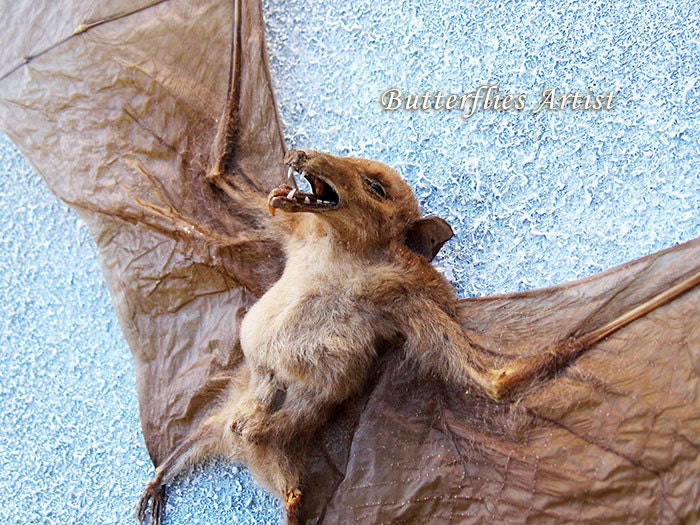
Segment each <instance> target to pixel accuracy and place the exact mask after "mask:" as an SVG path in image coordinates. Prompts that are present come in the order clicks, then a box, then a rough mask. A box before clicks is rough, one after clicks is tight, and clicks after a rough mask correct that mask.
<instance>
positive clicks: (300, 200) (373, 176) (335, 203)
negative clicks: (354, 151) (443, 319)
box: [268, 150, 453, 260]
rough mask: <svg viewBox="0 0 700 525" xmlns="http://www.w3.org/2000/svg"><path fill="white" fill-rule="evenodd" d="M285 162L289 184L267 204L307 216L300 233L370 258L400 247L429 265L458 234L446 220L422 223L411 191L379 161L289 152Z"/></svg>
mask: <svg viewBox="0 0 700 525" xmlns="http://www.w3.org/2000/svg"><path fill="white" fill-rule="evenodd" d="M284 161H285V164H286V165H287V166H288V167H289V175H288V181H287V183H286V184H282V185H281V186H278V187H277V188H275V189H274V190H272V192H271V193H270V195H269V197H268V205H269V208H270V211H271V212H272V213H274V212H275V211H276V210H280V211H283V212H285V213H288V214H302V216H303V219H301V220H296V221H294V229H295V231H296V233H297V234H299V232H300V231H301V232H302V234H308V235H314V234H316V235H318V234H321V235H324V236H330V237H332V238H334V239H335V240H337V241H340V242H343V243H346V244H347V246H348V248H349V249H352V250H357V251H358V252H365V253H367V252H372V251H376V250H382V249H385V248H386V247H387V246H388V245H391V244H392V243H396V242H400V243H402V244H403V245H405V246H407V247H408V248H409V249H410V250H411V251H413V252H415V253H418V254H420V255H422V256H423V257H425V258H426V259H428V260H432V258H433V257H434V256H435V255H436V254H437V252H438V251H439V250H440V247H441V246H442V245H443V244H444V243H445V242H446V241H447V240H449V239H450V238H451V237H452V235H453V232H452V228H450V226H449V224H447V222H445V221H444V220H443V219H441V218H439V217H429V218H423V217H422V216H421V211H420V207H419V205H418V200H417V199H416V197H415V195H414V194H413V191H412V190H411V187H410V186H409V185H408V184H407V183H406V182H405V181H404V180H403V179H402V178H401V177H400V176H399V174H398V173H396V172H395V171H394V170H393V169H391V168H390V167H388V166H386V165H384V164H382V163H380V162H376V161H371V160H365V159H357V158H347V157H336V156H333V155H328V154H325V153H319V152H316V151H309V150H306V151H300V150H294V151H290V152H288V153H287V155H286V156H285V159H284ZM296 178H303V179H306V181H308V185H309V187H310V191H307V192H304V191H302V190H301V189H299V188H298V186H299V185H298V184H297V182H296Z"/></svg>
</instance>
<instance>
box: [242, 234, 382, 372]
mask: <svg viewBox="0 0 700 525" xmlns="http://www.w3.org/2000/svg"><path fill="white" fill-rule="evenodd" d="M376 274H377V270H376V269H374V268H372V267H368V266H367V265H366V264H361V263H359V262H358V261H357V260H355V259H354V258H353V257H351V256H348V255H347V254H346V255H345V256H343V255H342V254H338V253H335V252H333V251H332V250H330V249H329V248H328V247H326V246H323V245H320V246H306V247H305V248H304V249H302V250H297V251H295V252H292V253H291V254H290V256H289V259H288V262H287V266H286V268H285V271H284V273H283V275H282V277H281V278H280V280H279V281H278V282H277V283H276V284H275V285H274V286H273V287H272V288H270V290H268V291H267V293H265V295H263V296H262V297H261V298H260V300H259V301H258V302H257V303H256V304H255V305H254V306H253V307H252V308H251V309H250V311H249V312H248V314H247V315H246V316H245V318H244V319H243V323H242V327H241V345H242V348H243V352H244V354H245V356H246V359H248V360H249V362H250V363H251V365H252V366H254V367H262V368H267V369H269V371H271V372H274V373H275V375H278V376H280V377H285V378H286V379H287V380H289V381H298V380H308V379H310V378H309V377H308V376H309V375H311V376H320V377H318V379H324V380H326V379H330V376H332V375H333V374H341V371H344V372H343V373H345V372H347V370H349V369H353V368H354V367H360V368H363V367H365V366H366V364H367V362H368V361H369V360H370V359H371V358H372V357H373V353H374V344H375V340H376V337H377V332H378V331H381V330H382V329H383V324H386V323H385V322H384V321H383V317H382V316H383V314H382V312H381V311H380V310H378V309H377V308H376V306H374V305H373V304H372V302H371V301H369V300H368V299H367V297H368V295H369V293H370V292H371V289H372V287H376V285H377V275H376ZM341 375H342V374H341Z"/></svg>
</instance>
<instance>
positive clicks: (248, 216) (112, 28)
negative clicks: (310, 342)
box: [0, 0, 285, 464]
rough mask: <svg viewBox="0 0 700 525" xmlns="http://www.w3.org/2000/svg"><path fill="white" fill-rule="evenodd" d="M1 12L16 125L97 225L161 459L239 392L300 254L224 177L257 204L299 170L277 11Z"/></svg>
mask: <svg viewBox="0 0 700 525" xmlns="http://www.w3.org/2000/svg"><path fill="white" fill-rule="evenodd" d="M0 10H1V11H2V12H1V16H0V17H1V18H2V19H3V21H4V24H3V25H4V26H5V28H6V29H7V31H5V30H4V31H3V32H2V35H0V39H1V40H2V49H3V54H2V56H3V59H2V64H0V122H2V127H3V129H4V131H5V132H6V133H7V135H8V136H9V137H10V138H11V139H12V140H13V141H14V142H15V143H16V144H17V145H18V146H19V148H20V150H21V151H22V152H23V153H24V154H25V155H26V156H27V157H28V158H29V160H30V161H31V163H32V164H33V165H34V167H35V168H36V169H37V171H38V172H39V173H40V174H41V175H42V177H43V178H44V179H45V181H46V183H47V184H48V186H49V187H50V188H51V190H52V191H53V192H54V193H56V194H57V195H58V196H59V197H60V198H61V199H63V200H64V201H66V202H67V203H68V204H69V205H70V206H71V207H73V208H74V209H75V210H77V212H78V213H79V214H80V215H81V216H82V217H83V218H84V219H85V221H86V223H87V224H88V226H89V228H90V230H91V233H92V235H93V238H94V240H95V242H96V244H97V246H98V248H99V253H100V262H101V265H102V268H103V272H104V276H105V279H106V281H107V284H108V287H109V290H110V292H111V296H112V299H113V304H114V307H115V309H116V311H117V315H118V318H119V321H120V323H121V326H122V329H123V331H124V334H125V335H126V338H127V340H128V342H129V345H130V346H131V348H132V350H133V353H134V358H135V361H136V371H137V381H138V390H139V400H140V410H141V420H142V425H143V431H144V436H145V440H146V444H147V446H148V450H149V452H150V454H151V458H152V459H153V461H154V463H155V464H159V463H160V462H161V461H162V460H163V459H164V458H165V457H167V455H168V454H169V452H170V451H171V450H172V449H173V448H174V447H175V446H176V445H177V444H178V443H179V442H180V441H181V440H182V438H183V437H184V436H185V435H187V433H188V432H189V431H190V429H191V428H192V426H193V425H194V424H195V423H196V422H197V421H198V420H199V419H200V418H201V417H202V415H203V413H204V411H205V410H206V408H207V407H209V406H210V405H211V403H212V401H213V400H215V399H216V397H217V395H218V393H220V392H221V391H222V389H224V388H226V385H227V384H228V381H229V378H230V376H231V372H232V370H233V369H234V368H235V367H236V366H237V363H238V362H239V360H240V358H241V352H240V348H239V347H238V333H237V331H238V320H239V319H240V317H241V315H242V314H243V312H244V311H245V309H246V307H248V306H249V305H250V304H251V303H252V302H253V301H254V300H255V299H256V296H258V295H260V294H261V293H262V292H263V291H264V289H265V288H266V287H267V286H269V285H270V284H271V283H272V282H274V280H275V279H276V278H277V276H278V275H279V272H280V271H281V267H282V264H283V261H282V256H281V251H280V248H279V246H278V244H277V243H276V242H275V241H274V240H272V239H270V238H269V236H268V235H267V234H266V231H265V226H264V223H263V222H261V219H260V216H259V212H258V211H257V209H259V207H257V208H256V209H255V210H253V209H252V208H246V206H244V205H240V204H238V205H234V203H232V201H231V200H230V199H228V198H227V196H226V195H225V194H224V193H223V192H221V191H219V190H218V189H217V188H216V187H214V186H213V185H212V184H211V183H210V181H209V180H208V179H207V174H208V173H209V172H210V171H211V170H212V169H213V168H214V167H217V169H219V168H220V171H221V173H222V175H224V176H226V177H228V180H229V181H230V183H231V184H233V185H236V190H237V191H238V192H240V193H241V194H246V195H248V196H251V197H252V198H253V200H255V198H258V199H259V198H261V196H264V194H265V190H266V189H269V188H271V187H272V186H274V185H276V183H277V182H278V181H279V180H280V179H281V178H283V177H284V171H285V168H284V166H283V165H282V158H283V156H284V151H285V144H284V140H283V137H282V133H281V128H280V122H279V119H278V115H277V109H276V103H275V99H274V95H273V91H272V86H271V83H270V78H269V73H268V68H267V58H266V52H265V45H264V35H263V23H262V12H261V7H260V5H259V3H257V2H244V3H241V2H221V1H206V0H205V1H202V2H185V1H178V0H172V1H167V2H165V1H142V2H120V1H115V2H106V3H103V4H99V3H98V4H95V3H92V2H91V3H85V2H82V3H81V2H65V1H57V2H46V3H42V4H41V5H39V4H38V3H37V2H5V3H4V4H3V5H2V7H0ZM27 27H33V28H37V30H34V31H26V28H27ZM15 31H16V32H17V34H14V33H13V32H15Z"/></svg>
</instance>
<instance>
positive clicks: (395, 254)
mask: <svg viewBox="0 0 700 525" xmlns="http://www.w3.org/2000/svg"><path fill="white" fill-rule="evenodd" d="M285 164H287V166H288V167H289V180H290V183H291V184H282V185H280V186H278V187H277V188H275V189H273V190H272V192H271V193H270V195H269V198H268V206H269V209H270V211H271V212H272V213H273V214H274V212H275V211H276V210H280V211H281V212H283V217H282V219H283V226H284V229H285V230H286V232H285V235H284V242H283V244H284V245H285V253H286V265H285V269H284V272H283V273H282V276H281V277H280V279H279V280H278V281H277V282H276V283H275V284H274V285H273V286H272V287H271V288H270V289H269V290H268V291H267V292H266V293H265V294H264V295H263V296H262V297H261V298H260V300H259V301H258V302H256V303H255V305H253V307H252V308H251V309H250V311H249V312H248V313H247V314H246V316H245V317H244V318H243V320H242V323H241V336H240V337H241V347H242V350H243V355H244V361H243V363H242V364H241V366H240V368H239V374H240V377H238V378H236V380H235V381H234V382H233V385H232V388H231V389H230V391H229V392H228V393H227V394H226V395H225V398H224V400H223V402H222V403H221V404H220V405H219V406H218V407H216V408H215V409H213V411H212V413H211V415H209V416H208V417H207V418H206V419H205V420H204V421H203V422H202V424H201V425H200V426H199V427H198V428H197V429H196V430H195V431H194V433H193V434H192V436H191V437H190V438H189V439H188V440H186V441H185V442H184V443H183V445H182V446H181V447H179V448H178V449H176V450H175V451H174V452H173V454H172V455H171V456H170V457H169V458H168V459H166V460H165V462H164V463H163V464H162V465H161V466H160V467H159V468H158V471H157V473H156V477H155V479H154V480H153V481H152V482H151V484H150V485H149V487H148V488H147V490H146V493H145V494H144V497H143V498H142V500H141V502H140V505H139V519H140V520H141V521H143V520H144V519H145V517H146V509H147V506H148V503H149V502H151V501H152V509H153V510H154V512H153V514H152V517H153V522H154V523H161V516H160V515H161V513H162V509H163V485H164V484H165V483H167V482H169V481H171V480H172V479H173V478H174V477H175V475H176V474H178V473H179V472H180V470H181V469H182V467H184V466H185V465H187V464H188V463H189V462H191V461H192V460H193V459H201V458H203V457H205V456H209V455H211V456H224V457H226V458H228V459H230V460H232V461H240V462H243V463H244V464H246V465H248V466H249V467H250V468H251V471H252V473H253V475H254V476H255V477H256V479H258V480H259V481H260V483H261V484H262V485H263V486H265V487H267V488H268V489H269V490H271V491H272V492H273V493H275V494H277V495H278V496H279V497H280V498H281V499H282V501H283V502H284V505H285V508H286V513H287V522H288V523H293V524H296V523H298V522H299V521H298V520H299V512H300V505H301V495H302V490H301V477H302V470H301V463H302V460H301V457H302V456H301V454H302V453H303V451H304V450H305V449H306V445H307V443H308V442H309V440H310V439H311V438H312V437H313V436H314V434H315V432H316V431H317V430H318V429H319V427H320V426H321V425H323V424H324V423H325V422H326V421H327V420H328V418H329V416H330V414H331V413H332V410H333V409H335V408H336V407H337V406H338V405H340V404H341V403H342V402H343V401H346V400H347V399H348V398H349V397H351V396H355V395H357V394H358V393H359V392H360V390H361V388H362V386H363V385H364V384H365V382H366V379H367V377H368V375H369V371H370V368H371V367H372V366H373V364H374V362H375V359H376V352H377V348H381V347H382V346H383V343H384V344H385V343H386V342H392V341H393V342H397V341H400V342H401V348H402V352H403V353H404V354H405V356H406V357H407V358H408V359H410V360H412V361H414V362H415V363H416V365H417V367H418V368H420V369H422V371H423V372H424V373H425V374H426V375H430V376H432V377H435V378H438V379H439V380H442V381H443V382H444V383H445V384H446V385H449V386H450V387H452V388H456V389H458V390H461V391H465V390H467V391H469V390H473V389H475V388H480V389H481V390H483V391H484V392H485V393H486V394H488V395H489V396H490V397H491V398H493V399H494V400H495V401H503V400H505V399H508V398H509V397H510V396H511V395H512V394H513V393H514V392H516V391H517V390H524V389H526V388H528V387H530V386H531V385H532V384H533V383H534V382H536V381H538V380H541V379H543V378H544V377H546V376H548V375H550V374H553V373H555V372H557V371H558V369H559V368H560V367H561V366H562V365H565V364H567V363H568V362H569V361H570V360H571V359H572V358H574V357H576V355H577V354H578V353H579V352H581V351H582V350H584V349H586V348H588V347H589V346H590V345H591V344H593V343H596V342H598V341H599V340H600V339H602V338H603V337H605V336H607V335H610V334H611V333H613V332H614V331H616V330H618V329H620V328H621V327H623V326H625V325H626V324H628V323H630V322H632V321H634V320H636V319H638V318H639V317H641V316H643V315H645V314H646V313H648V312H649V311H652V310H654V309H656V308H657V307H659V306H661V305H663V304H666V303H667V302H668V301H671V300H673V299H675V298H676V297H678V296H679V295H681V294H683V293H685V292H687V291H688V290H690V289H692V288H693V287H695V286H696V285H697V284H698V283H700V273H696V274H694V275H692V276H690V277H689V278H688V279H686V280H684V281H681V282H680V283H678V284H677V285H675V286H673V287H671V288H669V289H667V290H665V291H664V292H662V293H659V294H658V295H656V296H653V297H651V298H650V299H649V300H648V301H646V302H645V303H643V304H642V305H640V306H639V307H638V308H636V309H634V310H632V311H630V312H628V313H627V314H626V315H621V316H620V317H618V318H616V319H614V320H612V321H611V322H610V323H608V324H606V325H604V326H602V327H600V328H599V329H598V330H596V331H595V332H592V333H589V334H586V335H584V336H581V337H579V338H571V339H570V340H567V341H563V342H561V343H559V344H557V345H554V346H552V347H549V348H543V349H541V350H542V352H541V353H538V354H536V355H533V356H529V357H519V358H511V359H508V357H507V356H503V355H499V354H498V353H496V352H493V351H490V350H485V349H484V348H483V347H481V346H479V345H478V344H476V343H474V342H473V341H472V340H471V338H470V337H469V333H468V332H467V331H466V330H464V329H463V327H462V325H461V323H460V314H459V300H458V298H457V296H456V294H455V292H454V291H453V290H452V287H451V286H450V284H449V283H448V281H447V280H446V279H445V278H444V277H443V276H442V275H441V274H440V273H439V272H438V271H437V270H435V269H434V268H433V267H432V266H431V265H430V264H429V262H430V261H431V260H432V259H433V257H434V256H435V255H436V254H437V252H438V251H439V249H440V247H441V246H442V245H443V244H444V243H445V242H446V241H447V240H449V238H450V237H452V229H451V228H450V226H449V225H448V224H447V223H446V222H445V221H444V220H442V219H440V218H436V217H432V218H422V217H421V212H420V209H419V205H418V200H417V199H416V198H415V196H414V195H413V192H412V191H411V188H410V187H409V186H408V184H406V183H405V182H404V181H403V180H402V179H401V178H400V177H399V175H398V174H397V173H396V172H395V171H393V170H392V169H390V168H389V167H387V166H384V165H382V164H381V163H378V162H373V161H368V160H364V159H349V158H339V157H334V156H331V155H327V154H323V153H318V152H314V151H290V152H289V153H288V154H287V155H286V158H285ZM295 172H296V173H300V174H301V176H302V177H304V178H305V179H306V180H307V181H308V183H309V185H310V188H311V191H310V192H308V193H305V192H302V191H301V190H299V188H298V187H297V184H296V182H295V179H294V176H293V175H294V173H295ZM211 178H212V180H214V181H215V182H216V183H218V184H219V185H220V186H221V187H222V189H223V190H224V191H225V193H226V194H227V195H229V196H231V197H232V198H236V197H238V195H237V193H236V191H235V190H233V188H231V187H229V186H227V185H226V182H225V181H224V180H222V178H223V175H222V174H219V173H216V174H214V175H212V176H211ZM248 200H249V198H247V199H245V200H241V201H240V202H239V203H238V206H244V205H245V202H246V201H248ZM394 344H397V343H394Z"/></svg>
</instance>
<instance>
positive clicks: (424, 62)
mask: <svg viewBox="0 0 700 525" xmlns="http://www.w3.org/2000/svg"><path fill="white" fill-rule="evenodd" d="M264 7H265V14H266V17H267V30H268V35H267V36H268V50H269V54H270V58H271V69H272V76H273V79H274V83H275V86H276V89H277V96H278V102H279V105H280V110H281V113H282V118H283V120H284V125H285V134H286V137H287V140H288V145H289V146H290V147H292V148H297V147H298V148H307V147H311V148H315V149H319V150H324V151H329V152H331V153H335V154H341V155H356V156H363V157H370V158H375V159H378V160H381V161H384V162H386V163H388V164H390V165H392V166H394V167H396V168H397V169H398V170H399V171H400V172H401V173H402V174H403V175H404V176H405V177H406V178H407V179H408V180H409V181H410V182H411V184H412V185H413V187H414V188H415V190H416V192H417V194H418V195H419V197H420V198H421V201H422V204H423V207H424V210H425V211H426V212H427V213H431V214H439V215H442V216H443V217H445V218H447V219H448V221H449V222H450V223H451V224H452V226H453V227H454V229H455V232H456V234H457V235H456V238H455V239H453V240H452V241H451V242H450V243H449V244H448V245H447V246H446V247H445V248H444V249H443V255H442V257H441V258H440V260H439V261H438V264H439V265H440V267H441V268H442V269H443V270H444V271H445V272H446V273H447V275H448V276H449V277H450V278H451V279H452V280H453V281H454V282H455V284H456V285H457V287H458V289H459V290H460V293H461V295H462V296H465V297H466V296H474V295H491V294H495V293H502V292H509V291H516V290H523V289H531V288H535V287H541V286H546V285H550V284H555V283H558V282H562V281H566V280H571V279H575V278H579V277H583V276H586V275H589V274H592V273H595V272H597V271H599V270H601V269H604V268H608V267H610V266H614V265H616V264H619V263H622V262H625V261H627V260H630V259H634V258H637V257H640V256H643V255H645V254H648V253H652V252H654V251H657V250H659V249H662V248H664V247H667V246H671V245H674V244H677V243H679V242H682V241H685V240H689V239H691V238H694V237H697V236H698V235H699V234H700V217H699V215H698V208H700V174H699V172H698V168H697V167H696V166H697V165H698V164H699V162H698V161H699V160H700V126H698V121H699V119H700V113H699V112H698V110H697V108H698V107H700V59H698V58H697V57H699V56H700V31H699V30H698V27H700V20H699V18H700V15H699V14H698V10H697V8H695V7H694V6H693V3H692V2H689V1H688V2H680V3H677V2H669V3H663V2H662V3H657V2H642V1H637V2H633V3H632V4H631V5H629V6H623V5H620V6H617V7H616V8H615V9H614V10H613V9H612V8H611V7H607V5H606V4H605V3H598V4H596V3H589V2H568V3H558V4H550V3H540V2H532V3H520V2H518V3H515V2H500V3H498V4H493V5H492V3H491V2H480V3H469V4H463V5H457V3H455V2H444V3H443V2H424V3H419V2H408V1H405V2H399V3H397V2H393V3H389V2H380V1H376V0H375V1H358V2H353V3H352V6H350V5H349V4H348V6H344V5H342V3H340V2H335V3H329V4H327V5H322V4H321V3H319V2H313V1H312V0H295V1H285V2H282V1H281V0H276V1H272V0H267V1H265V2H264ZM480 85H495V86H498V88H499V89H500V91H501V92H502V93H503V94H506V93H510V94H525V95H526V97H527V103H526V107H525V109H524V110H522V111H519V112H512V111H511V112H496V111H479V112H477V113H476V114H475V115H474V116H472V117H471V118H469V119H466V120H465V119H462V118H461V116H460V112H458V111H413V112H411V111H400V110H399V111H395V112H386V111H383V110H382V108H381V106H380V104H379V97H380V95H381V93H382V92H383V91H385V90H387V89H389V88H397V89H400V90H402V91H403V92H404V93H411V94H424V93H426V92H431V93H436V92H438V91H439V92H442V93H444V94H449V93H457V94H461V93H464V94H469V93H471V92H473V91H474V90H476V89H477V88H478V87H479V86H480ZM547 88H555V89H557V91H561V92H574V91H577V92H581V93H586V92H588V90H591V91H592V92H594V93H608V92H610V91H614V92H615V93H616V98H615V101H614V106H613V109H612V110H610V111H598V112H580V111H579V112H573V111H570V110H567V111H561V112H558V111H557V112H549V111H546V110H545V111H542V112H540V113H538V114H532V112H531V111H530V110H531V109H532V108H533V107H535V106H536V104H537V102H538V99H539V96H540V93H541V92H542V91H543V90H544V89H547ZM0 212H1V214H2V222H1V223H0V243H1V248H2V249H0V269H1V270H0V279H1V281H0V289H1V290H2V293H3V300H2V302H0V311H1V312H2V313H1V314H0V321H1V322H2V333H1V334H0V378H1V382H0V395H1V396H2V403H3V410H2V411H1V412H0V418H2V420H1V421H2V424H1V425H0V433H1V436H2V437H1V438H0V515H2V516H4V517H5V519H6V521H7V522H8V523H57V524H58V523H66V522H70V523H132V522H133V521H132V520H133V508H134V505H135V502H136V500H137V498H138V496H139V495H140V493H141V491H142V489H143V487H144V485H145V483H146V482H147V481H148V480H149V479H150V477H151V475H152V467H151V465H150V461H149V460H148V456H147V453H146V450H145V447H144V445H143V442H142V437H141V431H140V425H139V421H138V408H137V399H136V387H135V379H134V373H133V366H132V364H131V356H130V352H129V350H128V348H127V347H126V344H125V343H124V341H123V339H122V337H121V333H120V331H119V327H118V324H117V322H116V318H115V316H114V314H113V312H112V310H111V307H110V304H109V297H108V294H107V292H106V289H105V286H104V285H103V284H102V280H101V276H100V272H99V269H98V267H97V261H96V256H95V249H94V247H93V245H92V242H91V241H90V239H89V236H88V233H87V229H86V228H85V227H84V226H83V225H82V224H81V223H80V221H79V220H78V219H77V218H76V216H75V214H73V213H72V212H71V211H69V210H68V209H67V207H66V206H64V205H63V204H61V203H59V202H58V201H57V200H56V199H55V198H54V197H53V196H51V195H50V194H49V193H48V191H47V190H46V188H45V187H44V186H43V183H42V182H41V180H40V179H39V177H38V176H37V175H36V174H35V173H34V172H33V171H32V170H31V168H30V167H28V166H27V164H26V163H25V162H24V161H23V160H22V159H21V158H20V157H19V156H18V154H17V153H16V151H15V150H14V149H13V147H12V146H11V145H10V144H9V143H8V142H7V140H6V139H4V137H3V138H2V140H1V141H0ZM170 494H171V496H170V498H169V507H168V514H167V519H166V523H229V522H240V523H261V522H273V523H274V522H275V521H276V520H277V517H278V512H277V509H276V504H275V502H274V501H273V500H272V499H270V498H269V497H267V496H266V495H265V494H264V493H262V492H261V491H259V490H256V489H254V487H253V486H252V484H251V482H250V480H249V478H248V476H247V474H246V473H245V471H243V470H242V469H239V468H236V467H230V466H224V465H221V464H219V465H211V464H210V465H207V466H205V467H203V468H198V469H195V471H194V473H191V474H189V475H186V476H183V477H181V478H180V479H179V481H178V482H177V483H176V484H175V485H174V486H173V488H172V489H171V492H170Z"/></svg>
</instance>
